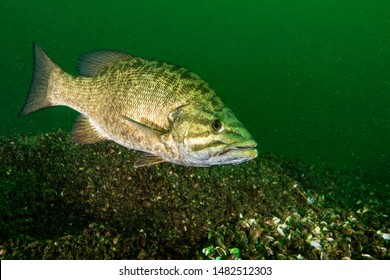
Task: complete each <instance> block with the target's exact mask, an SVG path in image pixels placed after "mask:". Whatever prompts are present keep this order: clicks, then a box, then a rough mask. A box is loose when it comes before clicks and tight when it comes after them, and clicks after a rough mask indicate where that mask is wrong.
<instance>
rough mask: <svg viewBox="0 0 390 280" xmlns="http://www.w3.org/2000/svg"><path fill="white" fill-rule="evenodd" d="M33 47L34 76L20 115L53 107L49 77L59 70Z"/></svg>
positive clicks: (41, 51)
mask: <svg viewBox="0 0 390 280" xmlns="http://www.w3.org/2000/svg"><path fill="white" fill-rule="evenodd" d="M33 47H34V60H35V63H34V74H33V78H32V82H31V87H30V93H29V95H28V97H27V101H26V104H25V105H24V108H23V111H22V112H21V114H22V115H27V114H30V113H32V112H35V111H38V110H40V109H43V108H46V107H50V106H54V105H55V104H52V103H51V102H50V100H49V98H48V97H49V94H50V88H49V84H50V77H51V74H52V73H53V71H56V70H59V69H60V68H59V67H58V66H57V65H56V64H55V63H54V62H52V61H51V60H50V58H49V57H48V56H47V55H46V54H45V52H44V51H43V49H42V48H41V47H39V46H38V45H36V44H35V43H34V44H33Z"/></svg>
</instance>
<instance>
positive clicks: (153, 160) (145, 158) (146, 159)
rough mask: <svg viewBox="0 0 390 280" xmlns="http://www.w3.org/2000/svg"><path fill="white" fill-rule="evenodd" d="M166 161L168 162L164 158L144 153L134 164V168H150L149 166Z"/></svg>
mask: <svg viewBox="0 0 390 280" xmlns="http://www.w3.org/2000/svg"><path fill="white" fill-rule="evenodd" d="M165 161H166V160H165V159H163V158H162V157H159V156H156V155H153V154H149V153H144V154H142V155H141V156H140V157H139V158H138V159H137V161H136V162H135V163H134V167H136V168H138V167H143V166H149V165H153V164H158V163H161V162H165Z"/></svg>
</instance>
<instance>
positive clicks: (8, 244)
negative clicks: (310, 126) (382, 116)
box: [0, 131, 390, 259]
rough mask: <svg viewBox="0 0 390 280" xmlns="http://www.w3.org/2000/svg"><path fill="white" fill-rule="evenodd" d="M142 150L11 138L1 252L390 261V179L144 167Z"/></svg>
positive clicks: (263, 165)
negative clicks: (374, 181) (375, 181)
mask: <svg viewBox="0 0 390 280" xmlns="http://www.w3.org/2000/svg"><path fill="white" fill-rule="evenodd" d="M138 156H139V154H138V153H137V152H134V151H129V150H127V149H125V148H123V147H121V146H118V145H115V144H113V143H101V144H96V145H90V146H82V147H81V146H79V145H75V144H72V143H71V140H70V135H68V134H67V133H63V132H60V131H59V132H58V133H50V134H43V135H34V136H33V135H31V136H15V137H2V138H0V164H1V166H2V168H1V169H0V201H1V203H0V227H1V232H0V244H2V245H1V248H0V257H1V258H2V259H388V258H390V250H389V236H388V235H389V232H390V223H389V219H388V216H387V215H388V213H387V212H386V211H387V209H389V206H390V205H389V204H390V200H389V193H390V192H389V190H390V186H389V185H369V184H367V183H365V182H363V181H362V180H360V178H359V177H357V176H346V175H343V174H339V173H337V172H333V171H330V170H323V169H320V168H315V167H313V166H310V165H307V164H305V163H302V162H293V161H287V160H284V159H282V158H280V157H277V156H275V155H262V156H261V157H260V158H258V159H257V160H253V161H251V162H248V163H245V164H242V165H237V166H217V167H213V168H192V167H183V166H177V165H173V164H170V163H163V164H161V165H155V166H151V167H148V168H142V169H135V168H134V167H133V164H132V163H133V162H134V160H135V158H137V157H138ZM302 174H304V176H302ZM298 190H299V191H298ZM309 198H312V200H313V201H311V200H310V201H309ZM309 202H310V203H309Z"/></svg>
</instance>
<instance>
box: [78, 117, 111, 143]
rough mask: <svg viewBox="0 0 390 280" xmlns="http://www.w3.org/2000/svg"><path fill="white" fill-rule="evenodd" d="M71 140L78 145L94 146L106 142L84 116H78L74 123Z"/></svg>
mask: <svg viewBox="0 0 390 280" xmlns="http://www.w3.org/2000/svg"><path fill="white" fill-rule="evenodd" d="M72 138H73V141H75V142H76V143H79V144H94V143H98V142H102V141H105V140H107V138H106V137H104V136H103V135H101V134H100V133H99V131H97V130H96V128H95V127H94V126H93V124H92V123H91V121H90V119H89V118H88V117H87V116H85V115H80V116H79V117H78V118H77V120H76V122H75V123H74V125H73V129H72Z"/></svg>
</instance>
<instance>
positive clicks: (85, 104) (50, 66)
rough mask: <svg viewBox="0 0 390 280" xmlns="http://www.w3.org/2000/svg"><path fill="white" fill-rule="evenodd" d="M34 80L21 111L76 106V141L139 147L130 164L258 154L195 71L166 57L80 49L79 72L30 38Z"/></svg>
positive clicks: (204, 161) (215, 161) (233, 160)
mask: <svg viewBox="0 0 390 280" xmlns="http://www.w3.org/2000/svg"><path fill="white" fill-rule="evenodd" d="M34 53H35V66H34V74H33V81H32V84H31V89H30V93H29V96H28V98H27V101H26V104H25V107H24V109H23V111H22V115H26V114H29V113H32V112H35V111H38V110H40V109H43V108H46V107H51V106H59V105H62V106H67V107H70V108H72V109H74V110H76V111H78V112H79V113H80V116H79V117H78V119H77V120H76V122H75V124H74V126H73V130H72V137H73V139H74V140H75V141H76V142H77V143H81V144H92V143H97V142H101V141H105V140H112V141H114V142H116V143H118V144H120V145H123V146H125V147H127V148H129V149H133V150H138V151H142V152H144V154H143V155H142V156H141V157H140V158H139V159H138V160H137V162H136V163H135V166H136V167H140V166H146V165H151V164H156V163H160V162H164V161H168V162H172V163H175V164H180V165H184V166H202V167H205V166H211V165H220V164H238V163H241V162H245V161H248V160H250V159H253V158H255V157H256V156H257V150H256V148H255V147H256V145H257V144H256V142H255V141H254V140H253V139H252V137H251V135H250V134H249V132H248V131H247V130H246V129H245V128H244V126H243V125H242V124H241V122H240V121H239V120H238V119H237V118H236V117H235V116H234V114H233V112H232V111H231V110H230V109H229V108H228V107H226V106H225V105H224V104H223V102H222V100H221V99H220V98H219V97H218V96H217V95H216V93H215V92H214V90H213V89H212V88H211V87H210V86H209V85H208V84H207V83H206V82H205V81H203V80H202V79H201V78H200V77H199V76H198V75H196V74H194V73H192V72H190V71H188V70H187V69H185V68H183V67H179V66H176V65H173V64H169V63H166V62H161V61H156V60H150V59H144V58H140V57H134V56H131V55H128V54H125V53H121V52H116V51H98V52H92V53H89V54H86V55H83V56H81V57H80V60H79V63H78V70H79V74H80V75H79V76H72V75H70V74H68V73H66V72H65V71H64V70H62V69H61V68H60V67H59V66H57V65H56V64H55V63H54V62H52V61H51V60H50V58H49V57H48V56H47V55H46V54H45V53H44V51H43V50H42V49H41V48H40V47H39V46H37V45H34Z"/></svg>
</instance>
